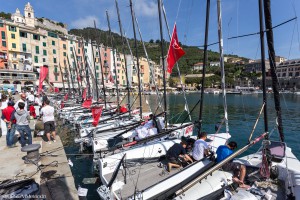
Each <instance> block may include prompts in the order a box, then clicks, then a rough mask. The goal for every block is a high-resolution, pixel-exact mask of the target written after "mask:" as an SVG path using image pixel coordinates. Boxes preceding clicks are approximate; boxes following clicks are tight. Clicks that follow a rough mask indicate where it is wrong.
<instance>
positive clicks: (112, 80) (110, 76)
mask: <svg viewBox="0 0 300 200" xmlns="http://www.w3.org/2000/svg"><path fill="white" fill-rule="evenodd" d="M109 81H110V82H112V83H114V82H115V81H114V79H113V77H112V75H111V73H110V74H109Z"/></svg>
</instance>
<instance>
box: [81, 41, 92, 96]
mask: <svg viewBox="0 0 300 200" xmlns="http://www.w3.org/2000/svg"><path fill="white" fill-rule="evenodd" d="M82 41H83V40H82ZM82 53H83V57H84V64H85V79H86V87H87V88H88V98H91V85H90V81H89V78H90V77H89V76H90V75H89V67H88V62H87V56H86V55H85V51H83V52H82Z"/></svg>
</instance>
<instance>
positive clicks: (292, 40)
mask: <svg viewBox="0 0 300 200" xmlns="http://www.w3.org/2000/svg"><path fill="white" fill-rule="evenodd" d="M296 22H297V21H295V24H294V28H293V33H292V38H291V44H290V49H289V56H288V60H289V59H290V56H291V50H292V46H293V39H294V33H295V29H296Z"/></svg>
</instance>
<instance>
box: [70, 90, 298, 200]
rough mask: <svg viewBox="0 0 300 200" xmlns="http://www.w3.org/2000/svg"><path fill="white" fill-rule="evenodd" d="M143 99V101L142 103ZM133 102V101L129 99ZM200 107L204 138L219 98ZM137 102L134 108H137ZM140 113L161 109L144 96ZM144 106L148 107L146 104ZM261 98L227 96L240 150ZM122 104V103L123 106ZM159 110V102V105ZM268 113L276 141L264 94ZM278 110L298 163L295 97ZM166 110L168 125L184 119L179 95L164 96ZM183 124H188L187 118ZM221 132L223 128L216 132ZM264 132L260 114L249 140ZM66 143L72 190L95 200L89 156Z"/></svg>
mask: <svg viewBox="0 0 300 200" xmlns="http://www.w3.org/2000/svg"><path fill="white" fill-rule="evenodd" d="M186 97H187V102H188V105H189V110H191V109H192V108H193V107H194V106H195V105H196V103H197V102H198V101H199V99H200V93H190V94H187V96H186ZM146 99H147V100H146ZM132 100H134V98H132ZM203 100H204V103H203V114H202V116H203V127H202V131H206V132H207V133H208V134H210V133H214V132H215V124H216V123H218V122H221V121H222V119H223V118H224V106H223V98H222V95H214V94H205V95H204V99H203ZM138 102H139V101H138V100H137V101H136V102H135V105H134V108H136V107H138V105H137V103H138ZM142 102H143V106H142V107H143V111H149V107H150V108H151V111H152V112H155V111H156V110H157V111H156V113H160V112H161V109H160V108H158V109H157V106H158V105H160V103H159V102H158V99H157V97H156V96H155V95H148V96H145V97H143V101H142ZM146 102H148V104H147V103H146ZM262 102H263V101H262V94H247V95H227V112H228V125H229V132H230V134H231V139H230V140H234V141H236V142H237V143H238V147H242V146H244V145H246V144H247V143H248V138H249V135H250V133H251V131H252V129H253V126H254V124H255V121H256V119H257V117H258V115H259V111H260V109H261V107H262ZM123 104H126V101H124V102H123ZM161 106H162V107H163V102H161ZM267 108H268V109H267V110H268V125H269V132H270V134H271V139H273V140H279V133H278V131H277V130H276V127H275V126H276V112H275V109H274V99H273V94H268V98H267ZM281 109H282V119H283V130H284V133H285V142H286V143H287V146H288V147H290V148H291V149H292V152H293V153H294V154H295V155H296V157H297V158H298V159H300V143H299V141H298V140H297V138H298V134H299V130H300V112H299V111H300V95H295V94H281ZM167 110H168V114H169V115H168V121H171V122H172V123H181V122H183V120H184V119H185V118H186V116H187V112H186V111H185V104H184V96H183V95H182V94H177V95H176V94H168V95H167ZM199 110H200V106H199V105H198V106H196V107H195V108H194V111H193V112H192V113H191V118H192V121H196V120H198V119H199ZM186 121H189V118H187V120H186ZM224 131H225V126H224V125H223V126H222V128H221V131H220V132H224ZM263 132H264V119H263V114H262V116H261V117H260V120H259V122H258V125H257V127H256V129H255V131H254V134H253V137H252V138H254V137H256V136H258V135H260V134H262V133H263ZM68 137H69V139H68V140H66V141H68V142H66V144H65V151H66V153H67V154H69V155H68V157H69V158H70V159H71V160H72V162H73V164H74V165H73V167H72V168H71V169H72V173H73V176H74V177H75V184H76V186H78V185H80V186H81V187H84V188H88V189H89V191H88V196H87V199H98V195H97V192H96V189H97V187H98V185H97V184H96V185H94V184H83V182H82V181H83V179H84V178H91V177H93V174H92V172H93V171H92V158H93V157H92V155H88V154H86V155H82V156H78V155H76V154H77V153H78V151H79V146H76V145H75V144H74V143H73V141H72V135H68ZM260 144H261V143H259V144H256V145H255V146H253V147H252V148H250V149H249V150H248V151H247V152H245V153H244V154H250V153H254V152H256V151H257V150H258V148H259V146H260Z"/></svg>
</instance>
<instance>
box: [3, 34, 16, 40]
mask: <svg viewBox="0 0 300 200" xmlns="http://www.w3.org/2000/svg"><path fill="white" fill-rule="evenodd" d="M11 38H12V39H16V35H15V34H14V33H12V34H11ZM4 39H5V38H4Z"/></svg>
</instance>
